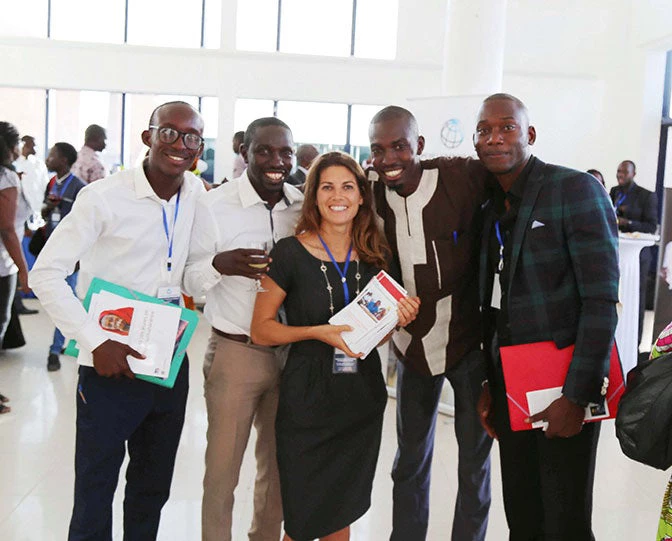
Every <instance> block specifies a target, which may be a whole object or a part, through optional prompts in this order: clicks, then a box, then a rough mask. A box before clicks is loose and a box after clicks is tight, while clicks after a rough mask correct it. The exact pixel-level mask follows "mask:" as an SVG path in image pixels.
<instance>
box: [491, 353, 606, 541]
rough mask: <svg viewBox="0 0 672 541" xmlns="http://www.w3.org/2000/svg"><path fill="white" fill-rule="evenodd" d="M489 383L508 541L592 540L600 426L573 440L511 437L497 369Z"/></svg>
mask: <svg viewBox="0 0 672 541" xmlns="http://www.w3.org/2000/svg"><path fill="white" fill-rule="evenodd" d="M497 372H498V374H497V376H496V377H495V378H494V379H495V381H494V382H492V383H494V385H492V384H491V391H492V393H493V400H494V408H495V430H496V431H497V435H498V436H499V454H500V462H501V470H502V487H503V492H504V510H505V512H506V520H507V523H508V525H509V530H510V534H509V540H510V541H594V539H595V537H594V536H593V533H592V524H591V520H592V511H593V481H594V478H595V455H596V452H597V441H598V438H599V435H600V423H587V424H585V425H584V426H583V429H582V430H581V432H580V433H579V434H577V435H576V436H574V437H572V438H553V439H547V438H546V437H545V435H544V432H543V431H542V430H540V429H536V430H526V431H522V432H513V431H512V430H511V428H510V423H509V412H508V408H507V404H506V393H505V390H504V383H503V376H502V372H501V364H500V367H499V368H498V371H497Z"/></svg>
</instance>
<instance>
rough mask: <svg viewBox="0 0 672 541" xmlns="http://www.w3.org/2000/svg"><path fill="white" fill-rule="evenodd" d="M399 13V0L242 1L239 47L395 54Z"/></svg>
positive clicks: (368, 55) (335, 53)
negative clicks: (353, 22) (353, 21)
mask: <svg viewBox="0 0 672 541" xmlns="http://www.w3.org/2000/svg"><path fill="white" fill-rule="evenodd" d="M279 7H280V12H278V8H279ZM353 9H355V28H354V31H353V28H352V19H353ZM398 16H399V0H357V2H356V3H355V2H354V0H339V1H337V2H334V1H333V0H256V1H254V2H251V1H248V0H239V1H238V8H237V27H236V31H237V34H236V47H237V48H238V49H243V50H248V51H263V52H272V51H280V52H283V53H297V54H315V55H324V56H350V55H351V54H354V56H357V57H363V58H381V59H393V58H395V57H396V52H397V51H396V49H397V27H398ZM278 27H279V28H280V40H279V44H278ZM353 51H354V53H353Z"/></svg>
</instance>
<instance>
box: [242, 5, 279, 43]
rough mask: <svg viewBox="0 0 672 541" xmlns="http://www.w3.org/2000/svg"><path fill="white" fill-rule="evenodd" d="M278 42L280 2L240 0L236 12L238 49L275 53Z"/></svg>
mask: <svg viewBox="0 0 672 541" xmlns="http://www.w3.org/2000/svg"><path fill="white" fill-rule="evenodd" d="M277 40H278V0H255V1H254V2H251V1H249V0H239V1H238V7H237V12H236V48H237V49H241V50H243V51H262V52H273V51H275V50H276V48H277Z"/></svg>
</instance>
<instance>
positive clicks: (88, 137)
mask: <svg viewBox="0 0 672 541" xmlns="http://www.w3.org/2000/svg"><path fill="white" fill-rule="evenodd" d="M94 139H95V140H98V139H107V133H106V132H105V128H103V127H102V126H99V125H98V124H91V125H90V126H89V127H88V128H86V131H85V132H84V143H86V142H87V141H93V140H94Z"/></svg>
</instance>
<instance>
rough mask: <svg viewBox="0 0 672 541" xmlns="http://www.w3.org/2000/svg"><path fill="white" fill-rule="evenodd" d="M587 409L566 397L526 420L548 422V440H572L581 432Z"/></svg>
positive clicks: (558, 399) (529, 421)
mask: <svg viewBox="0 0 672 541" xmlns="http://www.w3.org/2000/svg"><path fill="white" fill-rule="evenodd" d="M585 413H586V411H585V408H583V407H582V406H579V405H578V404H575V403H574V402H572V401H571V400H569V398H567V397H565V396H564V395H563V396H561V397H560V398H557V399H556V400H554V401H553V402H551V404H550V405H549V406H548V407H547V408H546V409H545V410H543V411H540V412H539V413H537V414H535V415H532V416H531V417H529V418H528V419H526V420H525V422H527V423H530V424H531V423H536V422H537V421H546V422H547V423H548V428H547V429H546V437H547V438H571V437H572V436H576V435H577V434H578V433H579V432H581V428H582V427H583V419H584V417H585Z"/></svg>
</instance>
